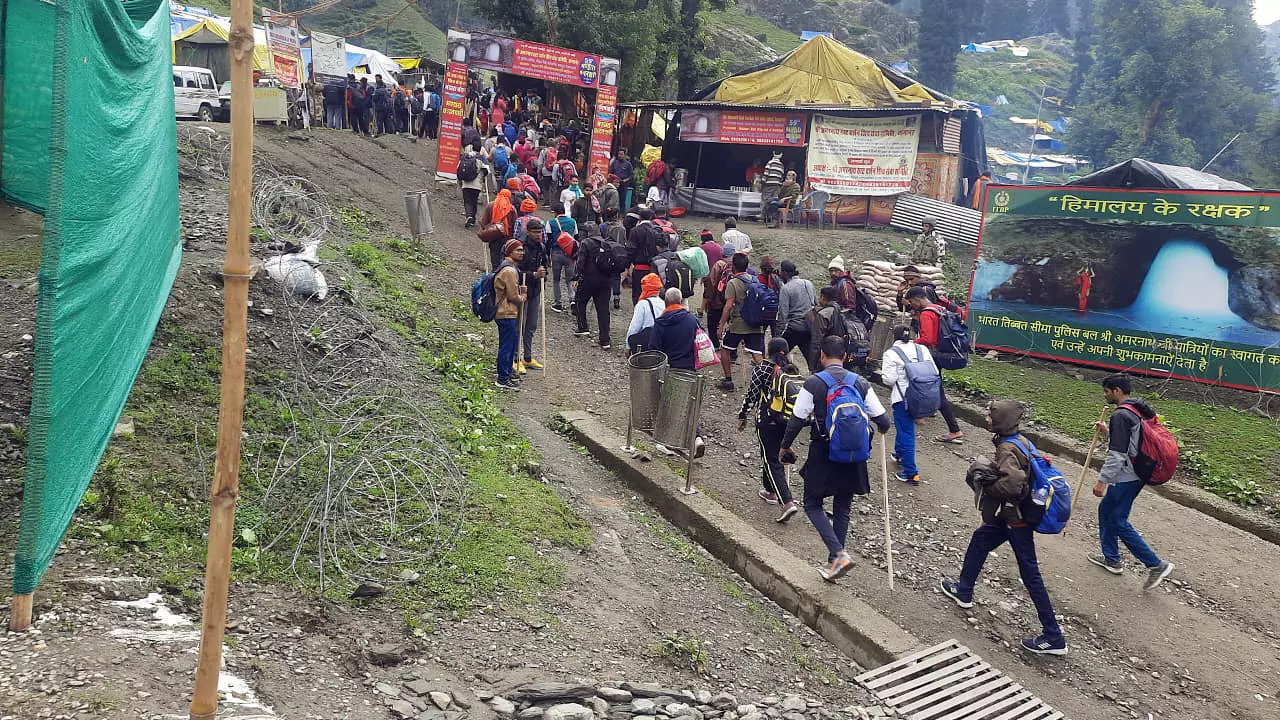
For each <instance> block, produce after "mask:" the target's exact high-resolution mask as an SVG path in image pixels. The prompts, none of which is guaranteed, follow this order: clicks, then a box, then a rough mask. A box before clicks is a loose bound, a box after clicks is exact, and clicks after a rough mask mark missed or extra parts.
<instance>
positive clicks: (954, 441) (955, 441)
mask: <svg viewBox="0 0 1280 720" xmlns="http://www.w3.org/2000/svg"><path fill="white" fill-rule="evenodd" d="M933 441H934V442H936V443H944V444H947V445H963V444H964V436H963V435H961V436H960V437H951V436H950V435H939V436H938V437H936V438H934V439H933Z"/></svg>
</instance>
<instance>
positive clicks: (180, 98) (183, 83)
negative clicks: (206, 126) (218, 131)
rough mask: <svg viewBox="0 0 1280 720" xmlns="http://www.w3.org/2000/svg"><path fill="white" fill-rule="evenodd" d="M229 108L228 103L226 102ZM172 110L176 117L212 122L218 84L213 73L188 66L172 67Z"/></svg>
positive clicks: (218, 104) (216, 105)
mask: <svg viewBox="0 0 1280 720" xmlns="http://www.w3.org/2000/svg"><path fill="white" fill-rule="evenodd" d="M227 106H228V108H230V102H228V105H227ZM173 109H174V114H175V115H177V116H178V117H194V118H199V119H200V120H201V121H202V122H213V120H214V114H215V110H218V109H221V104H220V103H219V102H218V84H217V82H216V81H215V80H214V79H213V71H212V70H209V69H208V68H201V67H191V66H189V65H174V66H173Z"/></svg>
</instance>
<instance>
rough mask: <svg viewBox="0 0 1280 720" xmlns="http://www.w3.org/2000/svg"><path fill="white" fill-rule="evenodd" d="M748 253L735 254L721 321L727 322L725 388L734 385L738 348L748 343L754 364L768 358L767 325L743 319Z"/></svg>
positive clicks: (722, 344) (723, 347)
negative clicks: (760, 325) (766, 353)
mask: <svg viewBox="0 0 1280 720" xmlns="http://www.w3.org/2000/svg"><path fill="white" fill-rule="evenodd" d="M747 262H748V261H747V256H746V255H745V254H743V253H734V254H733V260H732V264H733V277H731V278H729V281H728V282H727V283H725V286H724V312H723V314H722V315H721V322H722V323H724V327H725V333H724V340H722V341H721V342H720V367H721V369H723V370H724V380H721V381H720V389H721V390H729V391H732V390H733V389H734V388H733V353H735V352H737V350H738V347H739V346H742V345H745V346H746V349H747V356H748V357H750V358H751V364H752V365H755V364H756V363H758V362H760V360H761V359H763V357H764V328H762V327H756V326H754V325H748V324H747V321H746V320H743V319H742V311H741V308H742V303H743V301H745V300H746V299H747V289H748V287H749V284H748V281H749V279H750V277H751V276H750V275H748V274H747Z"/></svg>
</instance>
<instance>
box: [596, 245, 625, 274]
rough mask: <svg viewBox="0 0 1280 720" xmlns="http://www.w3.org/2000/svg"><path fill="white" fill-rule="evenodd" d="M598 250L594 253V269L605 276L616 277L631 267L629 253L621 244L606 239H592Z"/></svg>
mask: <svg viewBox="0 0 1280 720" xmlns="http://www.w3.org/2000/svg"><path fill="white" fill-rule="evenodd" d="M594 240H595V241H596V242H597V243H599V245H600V250H599V251H598V252H596V254H595V258H594V262H595V264H596V269H597V270H599V271H600V272H601V273H603V274H605V275H617V274H619V273H621V272H622V271H623V270H626V269H627V267H628V266H629V265H631V252H630V251H629V250H627V248H626V246H625V245H623V244H622V243H619V242H615V241H613V240H610V239H607V238H594Z"/></svg>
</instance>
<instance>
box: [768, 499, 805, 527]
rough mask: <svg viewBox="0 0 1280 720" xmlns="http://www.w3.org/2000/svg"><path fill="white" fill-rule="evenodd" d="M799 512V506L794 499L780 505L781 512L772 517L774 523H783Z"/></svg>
mask: <svg viewBox="0 0 1280 720" xmlns="http://www.w3.org/2000/svg"><path fill="white" fill-rule="evenodd" d="M798 512H800V506H799V505H797V504H796V502H795V501H794V500H792V501H791V502H789V503H787V504H786V505H783V506H782V514H781V515H779V516H778V517H776V518H774V520H773V521H774V522H776V523H784V522H786V521H788V520H790V519H791V518H792V516H794V515H795V514H796V513H798Z"/></svg>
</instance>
